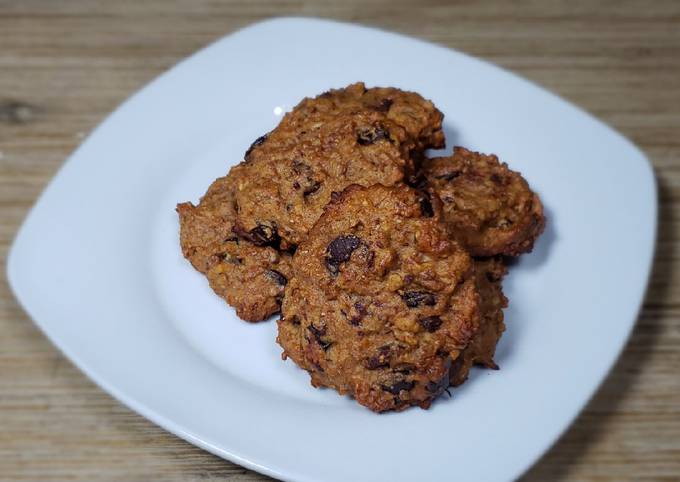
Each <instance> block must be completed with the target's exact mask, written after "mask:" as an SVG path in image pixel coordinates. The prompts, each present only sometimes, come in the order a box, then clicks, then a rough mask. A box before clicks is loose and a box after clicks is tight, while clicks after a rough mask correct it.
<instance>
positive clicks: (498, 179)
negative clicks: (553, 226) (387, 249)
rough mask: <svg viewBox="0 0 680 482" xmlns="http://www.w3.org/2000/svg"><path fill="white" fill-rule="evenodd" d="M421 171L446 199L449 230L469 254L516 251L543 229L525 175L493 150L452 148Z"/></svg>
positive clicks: (540, 212) (529, 245)
mask: <svg viewBox="0 0 680 482" xmlns="http://www.w3.org/2000/svg"><path fill="white" fill-rule="evenodd" d="M422 174H423V175H424V177H425V179H426V180H427V182H428V184H429V185H430V186H431V187H432V188H433V189H434V191H435V192H436V193H437V194H438V195H439V197H440V198H441V200H442V202H443V204H444V217H445V219H446V221H447V223H448V224H449V226H450V228H451V232H452V234H453V235H455V236H456V237H457V238H458V239H459V241H460V242H461V243H462V244H463V245H464V246H465V247H467V248H468V250H469V251H470V253H471V254H472V255H473V256H495V255H498V254H503V255H508V256H517V255H519V254H522V253H526V252H529V251H531V249H532V248H533V245H534V241H535V240H536V239H537V238H538V236H539V235H540V234H541V233H542V232H543V228H544V227H545V218H544V216H543V205H542V204H541V201H540V199H539V197H538V195H537V194H535V193H534V192H533V191H532V190H531V189H530V188H529V185H528V184H527V182H526V181H525V180H524V178H523V177H522V176H521V175H520V174H519V173H517V172H515V171H512V170H510V169H509V168H508V166H507V164H505V163H501V162H499V161H498V158H497V157H496V156H494V155H485V154H480V153H478V152H472V151H469V150H467V149H465V148H463V147H456V148H454V151H453V155H452V156H450V157H439V158H434V159H430V160H427V161H425V163H424V165H423V170H422Z"/></svg>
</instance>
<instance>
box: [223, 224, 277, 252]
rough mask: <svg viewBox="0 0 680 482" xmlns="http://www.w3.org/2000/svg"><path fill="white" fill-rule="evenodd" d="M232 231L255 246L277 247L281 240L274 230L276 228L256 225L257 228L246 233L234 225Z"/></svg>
mask: <svg viewBox="0 0 680 482" xmlns="http://www.w3.org/2000/svg"><path fill="white" fill-rule="evenodd" d="M232 231H233V232H234V233H235V234H236V235H237V236H240V237H242V238H243V239H245V240H247V241H250V242H251V243H253V244H254V245H255V246H273V247H278V245H279V243H280V241H281V238H280V237H279V233H278V232H277V230H276V227H273V226H267V225H266V224H258V225H257V227H255V228H253V229H251V230H250V231H246V230H245V229H243V228H241V226H239V225H235V226H234V227H233V228H232Z"/></svg>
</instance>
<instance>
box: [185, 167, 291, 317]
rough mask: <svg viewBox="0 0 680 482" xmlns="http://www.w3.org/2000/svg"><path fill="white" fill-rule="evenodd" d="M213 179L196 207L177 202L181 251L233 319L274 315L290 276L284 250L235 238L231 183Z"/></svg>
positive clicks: (232, 184) (287, 254) (221, 179)
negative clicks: (229, 308)
mask: <svg viewBox="0 0 680 482" xmlns="http://www.w3.org/2000/svg"><path fill="white" fill-rule="evenodd" d="M237 179H238V178H237V177H236V176H235V177H231V178H230V177H222V178H219V179H217V180H216V181H215V182H214V183H213V184H212V185H211V186H210V188H209V189H208V192H206V194H205V195H204V196H203V198H202V199H201V202H200V203H199V204H198V206H194V205H193V204H191V203H188V202H186V203H182V204H178V205H177V212H178V213H179V220H180V244H181V247H182V253H183V254H184V257H185V258H187V259H188V260H189V261H190V262H191V264H192V265H193V266H194V268H196V270H198V271H200V272H201V273H203V274H204V275H205V276H206V277H207V278H208V282H209V283H210V286H211V287H212V289H213V290H214V291H215V293H216V294H217V295H218V296H220V297H221V298H224V299H225V300H226V301H227V303H229V304H230V305H232V306H233V307H234V308H236V313H237V314H238V316H239V317H241V318H243V319H244V320H247V321H260V320H264V319H266V318H268V317H269V316H271V315H273V314H274V313H277V312H278V311H279V310H280V307H281V299H282V297H283V292H284V288H285V285H286V283H287V282H288V279H289V277H290V258H291V255H290V253H286V252H279V251H277V250H276V249H274V248H272V247H270V246H257V245H255V244H253V243H250V242H248V241H246V240H243V239H239V238H238V236H236V235H235V233H234V232H233V227H234V216H235V210H234V195H233V194H234V192H233V191H234V182H235V181H236V180H237Z"/></svg>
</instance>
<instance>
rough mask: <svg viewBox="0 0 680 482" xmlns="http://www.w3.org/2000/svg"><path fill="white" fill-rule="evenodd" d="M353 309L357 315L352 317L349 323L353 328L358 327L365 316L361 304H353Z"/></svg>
mask: <svg viewBox="0 0 680 482" xmlns="http://www.w3.org/2000/svg"><path fill="white" fill-rule="evenodd" d="M354 309H355V310H356V311H357V314H356V315H354V316H352V318H350V320H349V322H350V323H351V324H352V325H354V326H358V325H360V324H361V320H363V319H364V317H365V316H366V307H365V306H364V305H363V304H362V303H360V302H358V301H357V302H356V303H354Z"/></svg>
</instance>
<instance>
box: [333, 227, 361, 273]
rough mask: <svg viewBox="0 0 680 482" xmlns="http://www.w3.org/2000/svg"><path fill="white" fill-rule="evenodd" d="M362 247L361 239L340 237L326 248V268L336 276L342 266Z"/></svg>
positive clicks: (348, 236) (352, 236) (350, 236)
mask: <svg viewBox="0 0 680 482" xmlns="http://www.w3.org/2000/svg"><path fill="white" fill-rule="evenodd" d="M360 245H361V239H359V238H358V237H356V236H354V235H352V234H350V235H347V236H338V237H337V238H335V239H334V240H333V241H331V243H330V244H329V245H328V247H327V248H326V268H327V269H328V271H330V273H331V274H333V275H336V274H338V271H339V269H340V264H341V263H344V262H346V261H348V260H349V258H350V257H351V256H352V253H353V252H354V250H355V249H357V248H358V247H359V246H360Z"/></svg>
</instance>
